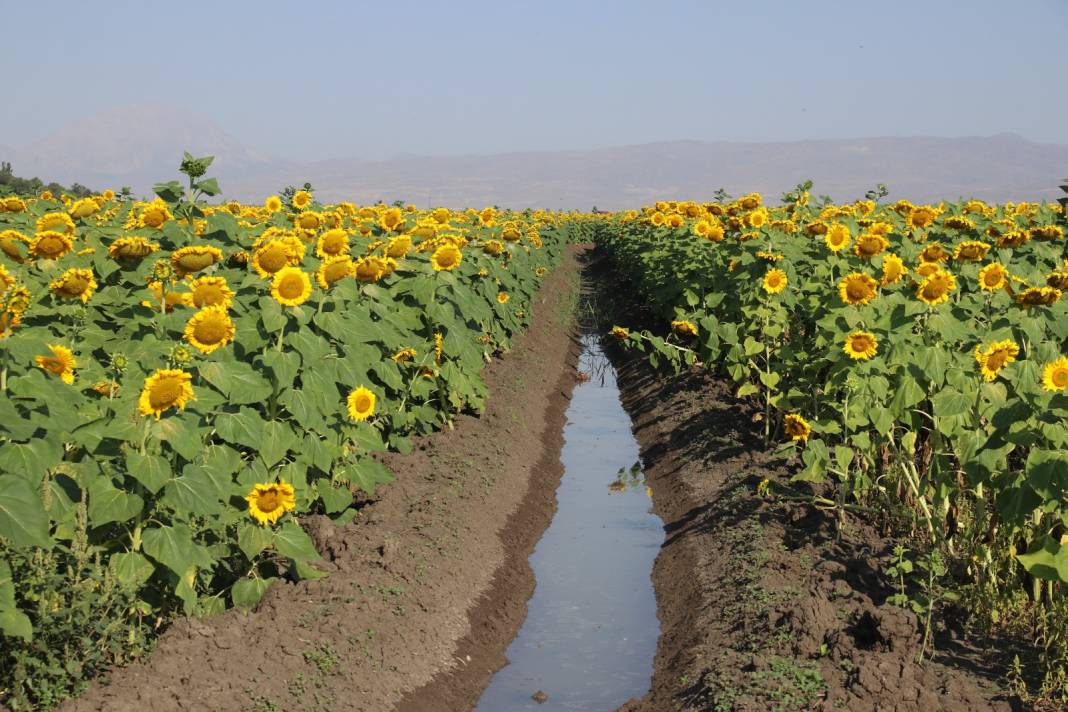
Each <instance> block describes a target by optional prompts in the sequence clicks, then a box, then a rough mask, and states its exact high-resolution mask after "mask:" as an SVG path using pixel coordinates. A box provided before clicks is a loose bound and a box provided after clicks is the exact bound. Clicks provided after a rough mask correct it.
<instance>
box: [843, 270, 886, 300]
mask: <svg viewBox="0 0 1068 712" xmlns="http://www.w3.org/2000/svg"><path fill="white" fill-rule="evenodd" d="M878 289H879V283H878V282H876V281H875V280H874V279H873V278H871V277H869V276H868V275H866V274H863V273H862V272H851V273H849V274H847V275H846V276H845V277H843V278H842V281H841V282H839V283H838V294H839V295H841V297H842V301H843V302H845V303H846V304H867V303H868V302H870V301H871V300H872V299H875V295H876V294H878Z"/></svg>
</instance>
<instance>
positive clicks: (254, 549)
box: [237, 522, 274, 560]
mask: <svg viewBox="0 0 1068 712" xmlns="http://www.w3.org/2000/svg"><path fill="white" fill-rule="evenodd" d="M273 543H274V532H273V531H271V529H270V528H269V527H265V526H262V525H259V524H253V523H252V522H244V523H242V524H239V525H238V527H237V545H238V546H239V547H240V548H241V551H242V553H244V555H245V556H246V557H248V558H249V559H250V560H251V559H254V558H255V557H256V555H257V554H259V553H260V552H261V551H263V550H264V549H266V548H267V547H268V546H270V545H271V544H273Z"/></svg>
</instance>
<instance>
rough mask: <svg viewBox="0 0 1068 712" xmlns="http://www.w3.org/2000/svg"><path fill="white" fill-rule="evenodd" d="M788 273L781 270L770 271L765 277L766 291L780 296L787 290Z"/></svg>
mask: <svg viewBox="0 0 1068 712" xmlns="http://www.w3.org/2000/svg"><path fill="white" fill-rule="evenodd" d="M788 281H789V280H787V278H786V273H785V272H783V271H782V270H781V269H769V270H768V272H767V274H765V275H764V291H765V292H767V293H768V294H778V293H779V292H781V291H782V290H784V289H786V283H787V282H788Z"/></svg>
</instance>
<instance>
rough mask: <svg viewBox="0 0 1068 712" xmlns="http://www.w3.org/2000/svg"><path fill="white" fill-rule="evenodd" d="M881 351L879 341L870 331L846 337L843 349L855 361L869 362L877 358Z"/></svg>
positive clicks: (854, 333)
mask: <svg viewBox="0 0 1068 712" xmlns="http://www.w3.org/2000/svg"><path fill="white" fill-rule="evenodd" d="M878 349H879V340H878V339H876V338H875V334H873V333H871V332H870V331H854V332H852V333H850V334H849V335H848V336H846V339H845V346H844V347H843V348H842V350H843V351H845V352H846V355H847V356H849V358H851V359H853V360H854V361H867V360H868V359H870V358H872V357H873V356H875V354H876V352H877V351H878Z"/></svg>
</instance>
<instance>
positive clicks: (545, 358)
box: [61, 248, 583, 712]
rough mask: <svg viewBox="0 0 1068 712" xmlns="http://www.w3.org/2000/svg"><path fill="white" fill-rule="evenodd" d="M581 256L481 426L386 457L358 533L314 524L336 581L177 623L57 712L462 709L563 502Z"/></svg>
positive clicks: (540, 316)
mask: <svg viewBox="0 0 1068 712" xmlns="http://www.w3.org/2000/svg"><path fill="white" fill-rule="evenodd" d="M582 252H583V250H582V248H571V249H569V250H568V252H567V254H566V256H565V257H564V259H563V261H562V263H561V265H560V267H559V268H558V269H557V270H555V271H554V272H553V273H552V274H550V275H549V276H548V277H546V280H545V283H544V285H543V287H542V290H541V293H540V295H539V297H538V300H537V302H536V303H535V306H534V309H533V313H534V319H533V323H532V324H531V327H530V328H529V330H528V331H527V332H526V333H525V334H523V335H522V336H521V337H519V338H518V339H516V342H515V344H514V345H513V348H512V350H511V351H510V352H509V353H507V354H505V355H504V356H503V357H502V358H500V359H497V360H495V361H494V362H493V363H491V364H489V365H488V366H487V368H486V371H485V378H486V381H487V384H488V385H489V391H490V396H489V398H488V400H487V408H486V412H485V413H484V414H483V415H482V416H480V417H474V416H466V415H465V416H461V417H459V418H457V420H456V423H455V428H454V429H453V430H448V431H444V432H439V433H435V434H434V435H431V436H429V437H426V438H423V439H421V440H420V441H418V442H417V443H416V449H415V451H414V452H413V453H411V454H410V455H407V456H400V455H396V454H391V455H388V456H386V457H385V458H384V461H385V462H386V464H387V465H389V466H390V467H391V468H392V469H393V471H394V472H395V473H396V475H397V479H396V482H395V483H393V484H391V485H389V486H387V487H384V488H381V489H380V490H379V492H378V493H376V496H375V498H373V501H371V502H369V503H367V504H366V505H365V506H364V508H363V509H362V510H361V513H360V516H359V517H357V519H356V520H354V521H353V522H352V523H350V524H348V525H346V526H344V527H340V528H339V527H335V526H334V525H333V524H332V523H331V522H330V521H329V520H326V519H319V520H317V521H309V522H306V523H307V524H308V528H309V530H310V531H311V533H312V534H313V538H314V539H315V541H316V544H317V546H318V548H319V550H320V551H321V553H322V554H323V556H324V562H323V565H322V568H324V569H326V570H327V571H328V572H329V576H327V577H326V578H323V579H320V580H317V581H306V582H301V583H299V584H295V585H294V584H276V585H275V586H274V587H272V589H270V590H269V591H268V593H267V594H266V596H265V597H264V599H263V601H262V602H261V603H260V605H259V606H258V608H257V609H256V610H255V611H254V612H253V613H251V614H242V613H240V612H238V611H229V612H227V613H225V614H223V615H220V616H217V617H214V618H211V619H206V620H181V621H178V622H176V623H175V624H174V625H173V626H171V628H170V629H169V630H168V631H167V632H166V633H165V634H164V635H163V636H162V637H161V638H160V640H159V642H158V645H157V648H156V650H155V651H154V652H153V653H152V654H151V655H150V656H148V657H147V658H146V659H145V660H142V661H140V662H138V663H136V664H134V665H130V666H128V667H126V668H122V669H118V670H115V671H113V672H112V673H111V674H110V675H109V676H108V677H107V678H105V679H102V680H99V681H97V682H96V683H94V684H93V685H92V687H91V688H90V689H89V690H87V691H86V692H85V693H84V694H83V695H81V696H80V697H78V698H76V699H73V700H70V701H69V702H67V703H66V704H64V705H63V706H62V707H61V709H63V710H73V711H77V712H81V711H88V710H94V711H95V710H101V711H102V710H107V711H109V712H111V711H120V712H121V711H123V710H131V711H133V710H143V709H152V710H153V712H167V711H170V710H208V709H210V710H219V711H230V710H233V711H237V710H253V711H255V712H268V711H271V712H275V711H278V710H357V711H364V712H384V711H387V710H391V709H396V710H400V711H401V712H416V711H419V710H434V711H435V712H442V711H447V710H466V709H470V708H471V707H472V706H473V705H474V704H475V702H476V701H477V699H478V697H479V695H480V694H481V692H482V690H483V688H484V687H485V686H486V684H487V682H488V681H489V679H490V677H491V675H492V674H493V672H494V671H495V670H497V669H499V668H500V667H501V666H502V665H503V664H504V663H505V658H504V650H505V649H506V647H507V646H508V644H509V642H510V641H511V640H512V639H513V638H514V637H515V634H516V632H517V631H518V629H519V627H520V625H521V624H522V622H523V619H524V617H525V614H526V601H527V600H528V599H529V597H530V595H531V593H532V592H533V590H534V577H533V574H532V572H531V569H530V566H529V563H528V557H529V556H530V554H531V552H532V551H533V549H534V545H535V544H536V543H537V541H538V539H539V538H540V537H541V534H542V532H543V531H544V530H545V528H546V527H547V526H548V524H549V522H550V521H551V519H552V516H553V513H554V511H555V508H556V501H555V497H554V492H555V490H556V487H557V484H558V483H559V480H560V477H561V474H562V466H561V463H560V451H561V447H562V445H563V439H562V430H563V426H564V423H565V416H564V413H565V411H566V408H567V406H568V402H569V400H570V394H571V391H572V389H573V387H574V384H575V381H576V368H575V365H576V360H577V356H578V353H579V350H580V347H579V344H578V340H577V338H576V332H575V329H574V312H575V306H576V304H577V302H578V290H579V283H580V267H579V262H578V259H579V256H580V255H581V254H582Z"/></svg>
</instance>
